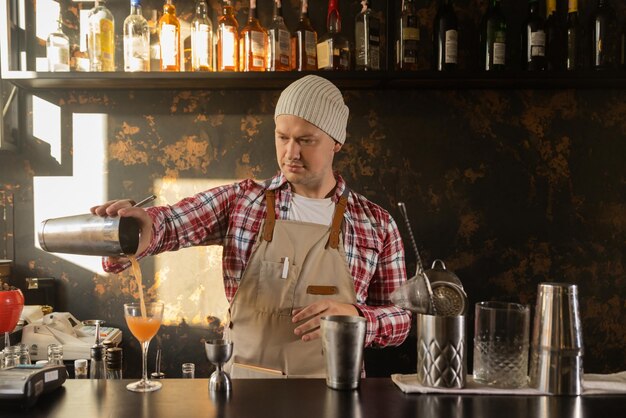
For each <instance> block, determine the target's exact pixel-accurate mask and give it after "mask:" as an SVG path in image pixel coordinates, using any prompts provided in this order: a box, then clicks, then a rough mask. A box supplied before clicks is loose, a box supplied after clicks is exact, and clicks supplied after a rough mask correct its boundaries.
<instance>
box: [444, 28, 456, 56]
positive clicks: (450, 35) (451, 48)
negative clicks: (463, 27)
mask: <svg viewBox="0 0 626 418" xmlns="http://www.w3.org/2000/svg"><path fill="white" fill-rule="evenodd" d="M458 39H459V33H458V32H457V31H456V30H454V29H452V30H447V31H446V56H445V57H444V60H445V61H444V62H445V63H446V64H456V61H457V56H458V51H459V43H458Z"/></svg>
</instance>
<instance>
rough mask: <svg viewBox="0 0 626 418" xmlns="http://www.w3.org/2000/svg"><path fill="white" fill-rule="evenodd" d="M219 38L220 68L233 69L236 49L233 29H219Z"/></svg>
mask: <svg viewBox="0 0 626 418" xmlns="http://www.w3.org/2000/svg"><path fill="white" fill-rule="evenodd" d="M220 30H221V35H222V36H221V37H220V42H221V43H222V56H221V57H220V58H221V61H222V67H233V66H234V65H235V51H236V49H235V48H237V45H236V42H235V33H234V32H233V30H234V28H232V27H230V26H228V27H224V26H223V27H221V28H220Z"/></svg>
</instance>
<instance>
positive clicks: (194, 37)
mask: <svg viewBox="0 0 626 418" xmlns="http://www.w3.org/2000/svg"><path fill="white" fill-rule="evenodd" d="M191 69H192V71H213V23H211V19H209V17H208V16H207V4H206V2H205V1H204V0H198V2H197V3H196V15H195V16H194V18H193V21H192V22H191Z"/></svg>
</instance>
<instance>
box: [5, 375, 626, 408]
mask: <svg viewBox="0 0 626 418" xmlns="http://www.w3.org/2000/svg"><path fill="white" fill-rule="evenodd" d="M131 381H132V380H108V381H91V380H67V381H66V382H65V384H64V386H63V388H61V389H59V390H57V391H55V392H52V393H49V394H47V395H43V396H41V397H40V398H39V400H38V402H37V403H36V404H35V405H34V406H33V407H32V408H30V409H28V410H25V411H20V410H9V409H7V408H5V406H4V405H3V406H2V410H0V416H1V417H51V418H58V417H59V418H65V417H70V418H91V417H94V418H99V417H107V418H109V417H110V418H120V417H133V418H160V417H176V418H178V417H181V418H189V417H203V418H212V417H238V418H241V417H261V418H262V417H268V418H280V417H290V418H308V417H311V418H313V417H315V418H322V417H323V418H334V417H337V418H352V417H355V418H366V417H381V418H392V417H402V418H407V417H415V418H418V417H419V418H421V417H424V418H428V417H476V418H490V417H493V418H502V417H505V418H517V417H519V418H522V417H523V418H527V417H534V418H549V417H559V418H561V417H566V418H567V417H572V418H591V417H593V418H595V417H618V416H623V413H624V411H625V410H626V396H615V395H612V396H578V397H564V396H562V397H558V396H552V397H549V396H471V395H468V396H457V395H435V394H433V395H419V394H404V393H402V392H401V391H400V389H398V388H397V387H396V386H395V385H394V384H393V382H392V381H391V379H388V378H368V379H363V380H362V381H361V386H360V388H359V389H358V390H355V391H336V390H333V389H329V388H327V387H326V383H325V381H324V380H321V379H290V380H266V379H258V380H257V379H255V380H234V381H233V391H232V393H231V395H230V397H229V398H226V397H224V396H211V394H210V393H209V391H208V379H165V380H162V382H163V388H162V389H161V390H159V391H157V392H153V393H133V392H129V391H128V390H126V384H128V383H129V382H131Z"/></svg>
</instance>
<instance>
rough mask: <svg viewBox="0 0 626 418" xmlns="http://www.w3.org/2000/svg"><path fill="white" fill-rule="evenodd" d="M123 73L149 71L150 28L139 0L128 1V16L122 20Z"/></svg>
mask: <svg viewBox="0 0 626 418" xmlns="http://www.w3.org/2000/svg"><path fill="white" fill-rule="evenodd" d="M124 71H150V28H149V27H148V21H147V20H146V18H144V17H143V15H142V14H141V2H140V0H130V14H129V15H128V17H127V18H126V19H125V20H124Z"/></svg>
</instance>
